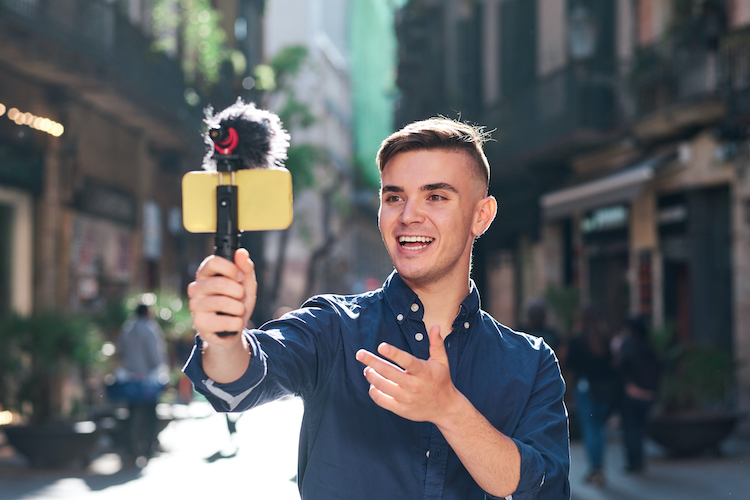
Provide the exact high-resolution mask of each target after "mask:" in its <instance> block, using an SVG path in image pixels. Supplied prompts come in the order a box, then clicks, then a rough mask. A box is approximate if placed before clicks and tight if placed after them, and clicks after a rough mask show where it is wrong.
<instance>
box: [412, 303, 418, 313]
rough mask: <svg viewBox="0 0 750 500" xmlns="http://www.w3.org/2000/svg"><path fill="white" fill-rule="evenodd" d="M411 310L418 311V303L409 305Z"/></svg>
mask: <svg viewBox="0 0 750 500" xmlns="http://www.w3.org/2000/svg"><path fill="white" fill-rule="evenodd" d="M411 310H412V312H417V311H419V304H412V305H411Z"/></svg>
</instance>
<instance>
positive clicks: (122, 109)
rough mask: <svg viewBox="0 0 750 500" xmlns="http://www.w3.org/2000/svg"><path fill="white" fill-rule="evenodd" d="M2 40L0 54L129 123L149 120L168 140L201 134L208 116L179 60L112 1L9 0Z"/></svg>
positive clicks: (0, 9)
mask: <svg viewBox="0 0 750 500" xmlns="http://www.w3.org/2000/svg"><path fill="white" fill-rule="evenodd" d="M0 44H1V45H2V46H3V50H2V51H0V62H2V63H4V64H6V65H8V66H10V67H11V68H13V69H14V70H15V71H17V72H18V73H21V74H26V75H27V76H30V77H32V78H35V79H37V80H39V81H42V82H46V83H48V84H50V85H54V86H63V87H66V88H67V89H69V90H70V91H71V93H72V94H73V95H75V96H76V97H77V98H80V99H81V100H82V101H85V102H87V103H89V104H91V105H92V106H94V107H96V108H97V109H100V110H102V111H104V112H106V113H109V114H112V115H115V116H117V117H118V119H120V120H122V121H124V122H125V123H127V124H128V125H132V126H135V127H137V128H144V127H148V128H149V129H151V130H152V131H153V132H154V134H153V135H154V136H159V137H160V143H161V144H162V145H163V146H165V147H180V145H181V144H184V141H183V139H184V138H186V137H190V138H191V139H194V136H195V134H196V132H195V130H197V126H198V124H199V123H200V120H201V118H202V116H201V112H200V109H196V108H191V107H190V106H188V105H187V104H186V103H185V100H184V97H183V96H184V91H185V86H184V84H183V81H184V79H183V73H182V70H181V68H180V65H179V63H178V62H177V61H175V60H174V59H170V58H169V57H167V56H165V55H164V54H159V53H155V52H153V51H152V50H151V49H150V45H151V39H149V38H148V37H147V36H146V35H144V32H143V31H142V30H141V29H140V28H139V27H137V26H134V25H132V24H131V23H130V21H129V20H128V19H126V18H124V17H123V16H122V15H121V14H120V13H119V12H118V10H117V8H116V6H115V5H114V4H113V3H109V2H102V1H99V0H5V1H3V2H0ZM186 134H189V135H186Z"/></svg>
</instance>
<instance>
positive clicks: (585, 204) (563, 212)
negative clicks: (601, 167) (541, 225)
mask: <svg viewBox="0 0 750 500" xmlns="http://www.w3.org/2000/svg"><path fill="white" fill-rule="evenodd" d="M671 156H672V155H658V156H654V157H651V158H649V159H647V160H644V161H642V162H640V163H638V164H636V165H634V166H632V167H629V168H626V169H625V170H621V171H619V172H617V173H615V174H611V175H608V176H606V177H603V178H601V179H597V180H594V181H590V182H586V183H584V184H579V185H577V186H573V187H569V188H565V189H560V190H559V191H553V192H551V193H548V194H546V195H544V196H542V197H541V200H540V204H541V206H542V212H543V213H544V218H545V219H547V220H554V219H560V218H563V217H568V216H571V215H573V214H576V213H582V212H585V211H587V210H591V209H594V208H598V207H602V206H608V205H615V204H617V203H623V202H628V201H630V200H632V199H633V198H635V197H636V196H638V195H639V194H640V193H641V192H642V191H643V188H644V187H645V186H646V184H647V183H648V182H649V181H650V180H651V179H653V178H654V171H655V170H656V168H657V167H658V166H659V165H661V164H662V163H664V162H665V161H666V160H667V159H668V158H670V157H671Z"/></svg>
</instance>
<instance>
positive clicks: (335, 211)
mask: <svg viewBox="0 0 750 500" xmlns="http://www.w3.org/2000/svg"><path fill="white" fill-rule="evenodd" d="M378 3H382V2H360V5H359V6H358V7H359V9H355V8H354V6H353V5H352V2H349V1H348V0H334V1H325V2H324V1H321V0H270V1H268V2H267V9H266V17H265V22H266V27H265V30H264V33H265V43H264V51H265V57H266V60H270V59H271V58H273V57H274V56H275V55H276V54H278V53H279V52H280V51H282V50H284V49H285V48H288V47H293V46H302V47H305V49H306V51H307V54H308V57H307V59H306V61H305V63H304V65H303V67H302V68H301V70H300V71H299V73H298V74H297V75H296V76H295V79H294V82H293V89H294V93H295V95H296V98H297V99H298V100H299V101H300V102H302V103H304V104H305V105H306V106H307V107H308V108H309V110H310V112H311V114H312V116H313V117H314V121H313V122H312V123H311V124H309V125H308V126H305V127H301V126H298V125H297V126H294V125H292V126H291V127H290V130H289V131H290V133H291V136H292V139H291V144H292V147H294V146H299V145H310V146H313V147H315V148H317V150H319V151H321V152H322V153H323V154H322V155H321V158H320V160H319V161H318V162H317V164H316V165H315V167H314V171H313V172H312V178H313V183H312V184H313V185H312V186H310V187H309V188H307V189H300V190H299V192H298V193H297V194H296V195H295V196H296V198H295V207H294V212H295V221H294V222H293V223H292V227H291V228H290V229H289V230H288V232H287V234H281V233H278V234H274V235H269V241H268V245H267V254H266V255H267V257H268V260H269V262H270V263H271V264H270V265H269V269H268V274H267V278H266V279H267V280H269V281H272V280H273V275H274V273H278V266H279V263H282V264H281V265H282V266H283V272H282V273H281V280H280V283H279V289H278V293H276V294H274V295H275V299H276V302H275V304H274V308H283V307H292V308H296V307H298V306H299V305H300V304H301V303H302V302H303V301H304V300H306V299H307V298H308V297H309V296H311V295H312V294H315V293H331V292H332V293H344V294H348V293H359V292H363V291H366V290H371V289H375V288H378V287H379V286H380V285H381V284H382V281H383V280H384V279H385V277H386V276H387V275H388V274H389V273H390V271H391V269H392V266H391V264H390V260H389V258H388V255H387V252H386V251H385V247H384V246H383V244H382V241H381V238H380V233H379V231H378V227H377V207H378V198H377V192H376V187H375V186H374V185H373V184H372V182H368V180H367V179H366V178H365V177H366V175H365V172H364V171H363V168H362V165H359V164H358V163H357V159H356V158H357V155H358V145H357V140H356V134H357V131H356V128H357V127H358V126H361V125H362V124H364V122H366V121H367V119H368V118H367V116H370V115H364V114H362V113H363V112H362V111H361V110H360V111H359V112H360V115H359V116H360V118H359V120H358V116H357V110H356V109H355V93H357V92H358V93H359V95H360V99H362V100H367V99H368V96H371V99H372V100H376V101H377V100H379V101H378V102H384V100H383V99H382V95H381V94H382V93H383V91H382V89H381V90H380V94H378V93H377V91H378V89H377V88H372V86H370V87H365V86H362V85H360V86H355V82H354V80H355V76H356V75H353V65H354V59H355V58H356V57H358V56H359V57H361V56H362V55H363V53H362V52H361V51H358V50H357V49H356V47H357V46H358V45H357V43H356V42H357V41H358V40H357V38H356V37H357V36H360V35H361V34H360V33H354V32H353V31H352V29H351V27H352V26H353V24H354V23H356V22H360V23H362V22H363V21H362V20H361V19H359V18H358V17H357V16H358V15H361V14H362V13H363V12H362V11H364V13H367V12H372V11H379V10H380V11H382V10H386V11H387V9H388V8H387V7H385V5H384V4H383V5H380V6H378V5H375V4H378ZM370 4H372V5H370ZM366 6H369V7H370V9H369V10H368V9H363V7H366ZM371 26H372V24H371ZM378 26H380V28H381V29H383V30H385V31H383V32H382V33H381V39H382V37H387V36H388V35H389V32H388V31H387V30H388V29H392V28H390V26H387V25H383V24H382V23H379V24H378ZM361 45H362V44H361V43H360V44H359V46H361ZM353 46H354V47H355V48H354V49H353V48H352V47H353ZM381 57H382V58H383V59H385V63H386V64H387V63H388V57H387V55H382V56H381ZM381 76H382V75H381ZM384 82H385V78H384ZM360 83H362V82H361V81H360ZM285 102H286V101H284V100H283V99H282V100H280V101H278V102H275V103H274V102H272V103H271V105H272V106H273V105H274V104H275V105H276V106H279V107H283V105H284V104H285ZM383 111H384V112H387V111H388V110H383ZM381 114H382V113H381ZM377 117H378V116H377V115H372V118H374V119H377ZM381 121H382V120H381ZM390 127H391V125H390V124H387V128H386V129H385V130H378V128H377V127H374V128H375V131H376V133H380V134H382V137H380V139H381V140H382V139H383V138H385V136H386V135H387V134H388V133H390V131H391V128H390ZM372 128H373V127H372V124H370V129H372ZM360 135H361V134H360ZM365 142H366V141H365ZM370 152H371V151H368V153H370ZM369 161H370V162H371V163H372V164H373V165H374V152H372V157H371V158H369ZM368 167H369V168H370V172H367V174H368V175H369V176H370V177H372V172H371V170H372V166H370V165H368ZM280 245H286V248H285V250H284V251H285V255H284V254H282V253H280V252H279V246H280ZM282 255H283V257H282Z"/></svg>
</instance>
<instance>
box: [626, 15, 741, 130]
mask: <svg viewBox="0 0 750 500" xmlns="http://www.w3.org/2000/svg"><path fill="white" fill-rule="evenodd" d="M631 82H632V91H633V95H634V97H635V103H636V115H637V116H638V117H643V116H646V115H649V114H652V113H654V112H657V111H659V110H661V109H664V108H668V107H672V106H675V105H678V104H680V103H686V102H690V101H695V100H699V99H703V98H718V99H726V100H728V102H729V103H730V104H731V103H735V105H740V104H741V103H742V101H743V99H744V100H745V101H746V100H747V98H746V97H744V98H743V96H746V95H747V93H748V89H750V29H743V30H739V31H734V32H732V33H729V34H728V35H726V36H725V37H724V38H723V39H722V40H721V43H720V44H719V48H718V50H717V51H711V50H709V49H708V48H707V47H705V46H700V45H694V46H685V45H680V44H677V43H675V42H674V41H672V40H667V41H665V42H662V43H659V44H655V45H653V46H650V47H647V48H644V49H641V51H640V53H639V54H638V58H637V63H636V66H635V69H634V70H633V74H632V77H631ZM746 109H747V108H746Z"/></svg>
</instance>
